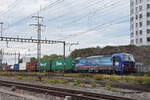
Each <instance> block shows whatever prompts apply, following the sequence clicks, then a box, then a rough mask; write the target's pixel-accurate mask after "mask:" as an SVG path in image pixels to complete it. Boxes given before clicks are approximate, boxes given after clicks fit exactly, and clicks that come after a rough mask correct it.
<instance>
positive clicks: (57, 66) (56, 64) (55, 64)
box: [52, 58, 74, 71]
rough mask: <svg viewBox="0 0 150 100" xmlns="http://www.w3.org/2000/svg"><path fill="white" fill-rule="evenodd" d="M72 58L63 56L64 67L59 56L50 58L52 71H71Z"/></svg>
mask: <svg viewBox="0 0 150 100" xmlns="http://www.w3.org/2000/svg"><path fill="white" fill-rule="evenodd" d="M73 60H74V59H73V58H65V67H64V64H63V63H64V59H63V58H60V59H55V60H52V70H53V71H63V70H65V71H72V69H73V63H72V61H73Z"/></svg>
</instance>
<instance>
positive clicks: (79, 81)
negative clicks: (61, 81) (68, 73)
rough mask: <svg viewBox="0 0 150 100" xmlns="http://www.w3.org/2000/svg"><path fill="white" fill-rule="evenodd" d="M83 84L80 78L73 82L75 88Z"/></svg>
mask: <svg viewBox="0 0 150 100" xmlns="http://www.w3.org/2000/svg"><path fill="white" fill-rule="evenodd" d="M81 82H82V80H81V79H80V78H78V79H76V80H75V81H74V82H73V85H74V86H76V85H79V84H81Z"/></svg>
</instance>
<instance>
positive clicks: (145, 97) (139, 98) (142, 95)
mask: <svg viewBox="0 0 150 100" xmlns="http://www.w3.org/2000/svg"><path fill="white" fill-rule="evenodd" d="M0 79H3V80H10V81H17V82H18V81H19V82H24V83H32V84H37V85H45V86H53V87H60V88H68V89H75V90H82V91H90V92H94V93H103V94H107V95H114V96H123V97H129V98H134V99H136V100H150V92H137V91H133V90H127V89H119V90H118V89H117V90H115V92H113V91H111V90H108V89H105V88H104V87H96V88H91V87H89V86H86V87H84V88H83V87H79V86H72V84H71V83H70V84H49V83H42V82H39V81H30V80H17V79H14V78H10V77H2V76H0ZM28 93H29V94H31V93H30V92H27V94H28ZM32 95H34V94H32ZM35 96H37V97H43V98H47V100H56V99H57V100H59V99H60V98H56V97H55V99H54V98H52V99H51V98H49V97H46V96H47V95H43V94H36V95H35ZM0 97H1V95H0ZM11 100H13V99H11ZM14 100H15V99H14ZM16 100H17V99H16ZM21 100H24V99H21Z"/></svg>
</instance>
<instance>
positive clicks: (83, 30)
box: [0, 0, 130, 63]
mask: <svg viewBox="0 0 150 100" xmlns="http://www.w3.org/2000/svg"><path fill="white" fill-rule="evenodd" d="M56 1H57V0H0V22H1V21H2V22H4V32H3V36H9V37H17V36H19V37H24V38H31V37H32V38H37V28H36V27H33V26H30V24H35V23H36V22H37V20H35V19H32V16H33V15H37V12H38V11H40V12H39V13H40V16H43V17H44V19H43V21H41V23H42V24H44V25H46V27H43V28H42V39H45V38H46V39H49V40H62V41H64V40H65V41H66V42H69V43H73V42H77V41H78V42H79V43H80V45H78V46H72V48H71V49H72V50H74V49H78V48H87V47H96V46H101V47H103V46H106V45H127V44H129V40H130V27H129V26H130V25H129V0H58V2H57V3H55V2H56ZM62 47H63V46H62V44H55V45H42V55H45V54H47V55H50V54H54V53H56V54H62V53H63V48H62ZM1 48H3V50H4V51H5V52H21V54H22V55H24V54H33V55H34V56H36V44H27V43H8V47H7V45H6V42H1ZM66 49H67V50H66V53H67V55H69V53H70V52H71V51H69V49H68V46H67V48H66ZM8 59H9V60H8ZM4 61H9V62H11V63H13V62H14V56H11V57H10V56H5V57H4Z"/></svg>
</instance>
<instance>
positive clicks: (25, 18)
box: [4, 0, 64, 30]
mask: <svg viewBox="0 0 150 100" xmlns="http://www.w3.org/2000/svg"><path fill="white" fill-rule="evenodd" d="M63 1H64V0H57V1H55V2H53V3H51V2H50V3H49V4H48V5H47V6H46V7H44V8H42V9H40V10H38V11H36V12H34V13H32V14H30V15H28V16H26V17H24V18H22V19H20V20H18V21H16V22H14V23H12V24H10V25H9V26H8V27H7V28H5V29H4V30H7V29H9V28H11V27H14V26H16V25H18V24H20V23H21V22H23V21H25V20H27V19H28V18H30V17H31V16H32V15H35V14H37V13H39V12H40V11H44V10H46V9H49V8H52V7H54V6H55V5H56V4H58V3H61V2H63Z"/></svg>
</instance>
